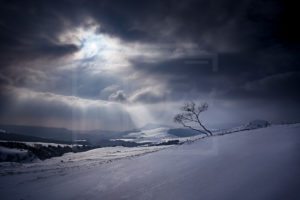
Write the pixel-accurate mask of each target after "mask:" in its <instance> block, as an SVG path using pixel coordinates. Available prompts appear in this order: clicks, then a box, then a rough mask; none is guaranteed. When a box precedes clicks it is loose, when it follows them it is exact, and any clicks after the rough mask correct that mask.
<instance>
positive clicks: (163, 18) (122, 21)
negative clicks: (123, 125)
mask: <svg viewBox="0 0 300 200" xmlns="http://www.w3.org/2000/svg"><path fill="white" fill-rule="evenodd" d="M0 4H1V7H0V67H1V69H0V88H1V91H0V92H1V93H0V96H1V94H2V93H5V92H6V93H7V92H8V91H7V89H6V88H7V87H6V86H13V87H25V88H28V89H30V90H33V91H37V92H53V93H57V94H60V95H76V96H79V97H84V98H93V99H95V98H97V97H98V96H97V95H98V94H99V93H100V91H101V90H102V89H104V88H106V87H108V86H109V85H113V84H114V82H113V81H114V77H108V78H107V77H105V76H106V74H102V75H101V74H100V75H99V74H97V75H95V74H90V73H88V70H86V69H87V68H85V67H84V65H88V62H86V61H82V63H81V66H82V67H79V68H77V69H75V70H73V71H68V70H65V71H59V72H55V70H52V71H51V70H50V71H49V68H55V66H51V67H50V65H49V64H48V63H50V62H53V61H56V60H59V59H61V58H65V57H67V56H71V55H73V54H74V53H75V52H78V51H79V50H80V48H81V46H80V45H78V44H73V43H72V42H70V43H65V42H62V41H61V40H60V36H61V35H62V34H64V33H65V32H66V31H71V32H72V31H73V30H74V28H77V27H87V26H89V23H88V22H89V20H92V22H93V23H95V24H97V25H99V29H98V30H97V31H98V33H104V34H107V35H110V36H115V37H117V38H120V39H121V40H123V41H126V42H129V43H130V42H132V43H138V44H141V43H144V44H151V45H153V46H155V47H157V49H158V50H159V49H160V48H163V47H162V46H164V45H165V46H167V51H168V52H170V53H174V52H175V53H176V51H177V50H178V49H177V48H180V47H176V45H175V47H174V48H173V47H170V48H168V45H169V44H177V43H178V44H179V46H180V44H185V43H193V44H194V45H195V46H196V47H197V50H199V51H203V52H205V53H206V54H208V55H217V56H218V69H217V70H213V69H212V68H213V67H212V65H213V64H212V59H210V58H208V59H203V55H202V57H201V53H198V54H196V56H194V57H191V56H190V55H189V56H187V55H185V54H184V53H183V54H182V55H181V56H180V57H179V58H178V57H176V58H169V57H168V58H164V59H160V60H155V59H154V60H153V61H152V62H144V61H143V60H141V59H140V60H138V59H132V60H131V64H132V66H131V67H132V69H133V70H134V71H135V72H136V73H137V74H138V75H139V76H140V77H139V80H138V81H137V83H132V84H135V85H142V83H143V82H144V79H150V78H152V79H153V80H155V81H157V82H155V83H156V84H157V85H160V84H161V85H163V86H164V87H160V88H154V89H152V90H146V89H144V90H142V89H141V90H139V91H136V92H132V93H130V95H131V96H130V95H129V94H128V96H125V92H123V93H122V92H119V93H115V94H114V95H113V96H111V100H113V99H116V100H122V99H123V100H124V99H126V98H127V99H130V100H131V101H132V102H145V103H158V102H161V101H166V100H168V101H169V100H171V101H176V100H181V99H196V98H215V99H221V100H230V101H232V102H236V101H243V100H247V102H249V101H248V100H251V99H255V100H263V101H266V102H267V101H273V100H274V98H276V97H278V96H279V97H280V100H277V103H278V105H284V104H286V103H288V102H291V101H292V102H293V103H294V104H297V101H298V100H299V94H298V92H297V88H296V85H299V84H300V80H299V58H298V55H299V53H300V52H299V44H300V42H299V41H300V39H299V30H297V24H298V21H297V20H298V19H299V16H298V15H299V14H296V13H298V12H297V10H296V8H297V6H295V5H293V4H292V3H290V1H268V0H265V1H255V0H229V1H221V0H212V1H204V0H200V1H196V0H185V1H174V0H167V1H158V0H157V1H156V0H151V1H150V0H149V1H148V0H145V1H138V0H136V1H123V0H119V1H111V0H102V1H96V0H78V1H71V0H59V1H58V0H53V1H43V0H39V1H38V0H36V1H34V0H29V1H11V0H10V1H3V0H2V1H0ZM154 51H155V50H154ZM36 60H37V61H39V62H38V63H34V64H33V63H32V62H33V61H36ZM45 68H47V69H45ZM56 73H57V74H56ZM48 79H49V80H48ZM50 79H51V80H50ZM53 80H54V81H53ZM74 80H75V81H74ZM52 82H55V84H54V85H51V84H50V83H52ZM118 84H119V83H118ZM9 95H10V94H7V95H6V97H5V99H4V100H5V101H4V100H3V101H1V108H2V109H5V108H6V107H8V106H9V105H12V104H10V103H9V101H10V100H11V99H13V98H14V96H13V95H11V96H10V97H9ZM2 96H3V95H2ZM107 97H108V96H107ZM278 99H279V98H278ZM48 103H49V102H48ZM20 105H21V104H20ZM22 105H25V104H22ZM26 105H27V104H26ZM37 105H39V103H37ZM47 105H48V104H47ZM53 107H55V106H54V105H53V106H52V104H51V106H50V104H49V108H53ZM56 107H57V108H58V110H57V109H54V108H53V109H50V110H49V116H50V114H51V113H52V111H53V112H54V111H55V112H54V113H56V112H57V113H60V112H59V111H60V110H63V109H59V108H60V105H56ZM19 110H20V111H21V110H22V109H21V108H20V107H19ZM33 110H35V111H34V112H37V114H38V113H40V112H44V111H47V110H48V109H47V108H46V105H43V106H40V107H39V108H38V109H33ZM43 110H44V111H43ZM2 111H3V113H5V114H6V113H9V112H4V110H1V112H2ZM297 111H298V110H297ZM24 113H27V114H29V112H26V111H24ZM45 113H47V112H45ZM64 113H70V112H69V111H65V112H64ZM5 114H3V115H2V116H5ZM31 114H32V113H31ZM53 116H55V114H53ZM51 117H52V115H51ZM69 117H70V115H69Z"/></svg>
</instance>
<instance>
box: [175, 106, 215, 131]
mask: <svg viewBox="0 0 300 200" xmlns="http://www.w3.org/2000/svg"><path fill="white" fill-rule="evenodd" d="M207 109H208V104H207V103H203V104H201V105H199V106H196V104H195V103H194V102H193V101H192V102H190V103H185V104H184V106H183V107H182V108H181V110H182V111H183V112H182V113H180V114H177V115H176V116H175V117H174V122H175V123H178V124H181V125H182V126H184V127H187V128H190V129H192V130H195V131H198V132H200V133H202V134H205V135H207V136H209V135H212V132H211V131H210V130H208V129H207V128H206V127H205V126H204V125H203V124H202V122H201V121H200V119H199V115H200V113H202V112H204V111H206V110H207ZM191 123H194V124H195V123H196V124H198V125H199V126H200V127H201V128H202V129H203V130H199V129H196V128H193V127H192V126H191V125H190V124H191Z"/></svg>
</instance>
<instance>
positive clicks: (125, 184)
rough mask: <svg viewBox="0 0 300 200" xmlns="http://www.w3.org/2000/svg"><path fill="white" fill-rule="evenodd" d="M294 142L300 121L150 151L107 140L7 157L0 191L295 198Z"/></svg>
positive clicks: (299, 163)
mask: <svg viewBox="0 0 300 200" xmlns="http://www.w3.org/2000/svg"><path fill="white" fill-rule="evenodd" d="M299 147H300V125H281V126H279V125H276V126H271V127H267V128H261V129H255V130H250V131H243V132H237V133H232V134H228V135H223V136H214V137H208V138H203V139H200V140H197V141H195V142H193V143H190V144H184V145H178V146H172V147H169V148H164V149H163V150H160V151H157V150H159V149H156V148H158V147H153V149H152V150H151V151H156V152H154V153H150V154H145V152H144V151H145V149H148V148H149V147H135V148H125V147H122V148H121V147H117V149H118V150H117V149H115V148H113V147H110V148H103V149H102V151H104V152H102V153H101V152H98V151H100V150H101V149H97V150H92V151H88V152H83V153H77V154H72V153H70V154H66V155H65V156H63V157H60V158H52V159H49V160H46V161H44V162H41V163H42V164H41V163H32V164H18V165H17V164H16V165H11V166H10V164H11V163H6V165H3V166H2V167H1V168H0V169H1V177H0V194H1V199H2V198H3V199H8V200H9V199H24V200H25V199H43V200H47V199H108V200H109V199H191V200H192V199H205V200H213V199H215V200H220V199H221V200H227V199H228V200H235V199H236V200H240V199H243V200H253V199H255V200H260V199H262V200H265V199H268V200H269V199H271V200H272V199H278V200H279V199H284V200H289V199H295V200H296V199H300V190H299V185H300V181H299V180H300V170H299V169H300V151H299V150H300V149H299ZM141 148H142V149H143V148H145V149H144V150H141V151H140V153H141V152H143V153H141V154H140V153H137V154H135V153H128V152H127V153H124V154H125V155H124V154H123V153H122V152H123V150H125V151H127V149H128V151H130V150H129V149H131V150H135V151H139V150H140V149H141ZM162 148H163V147H162ZM105 149H106V150H105ZM151 151H150V152H151ZM118 153H119V154H121V155H123V156H119V155H118ZM128 154H129V155H141V156H129V157H128V156H127V155H128ZM114 155H117V156H114ZM72 156H74V157H72ZM105 156H108V157H109V158H108V159H106V160H105V158H104V157H105ZM114 157H117V158H118V159H114ZM120 158H123V159H120ZM69 159H70V162H69ZM60 160H63V161H64V162H60ZM104 161H106V162H104ZM110 161H111V162H110ZM65 162H66V163H65ZM60 165H61V166H60ZM49 166H50V167H49ZM32 169H34V170H32ZM8 170H11V171H8Z"/></svg>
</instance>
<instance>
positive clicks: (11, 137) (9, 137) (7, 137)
mask: <svg viewBox="0 0 300 200" xmlns="http://www.w3.org/2000/svg"><path fill="white" fill-rule="evenodd" d="M0 140H4V141H16V142H44V143H56V144H71V142H66V141H60V140H52V139H46V138H40V137H35V136H28V135H20V134H15V133H0Z"/></svg>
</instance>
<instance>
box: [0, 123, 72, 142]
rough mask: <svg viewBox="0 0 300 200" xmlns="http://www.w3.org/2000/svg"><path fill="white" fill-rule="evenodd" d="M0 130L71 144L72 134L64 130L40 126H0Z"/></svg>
mask: <svg viewBox="0 0 300 200" xmlns="http://www.w3.org/2000/svg"><path fill="white" fill-rule="evenodd" d="M0 129H2V130H5V131H6V132H10V133H15V134H18V135H26V136H34V137H39V138H47V139H53V140H60V141H67V142H71V141H72V139H73V137H72V136H73V132H72V131H70V130H67V129H65V128H50V127H41V126H21V125H0Z"/></svg>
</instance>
